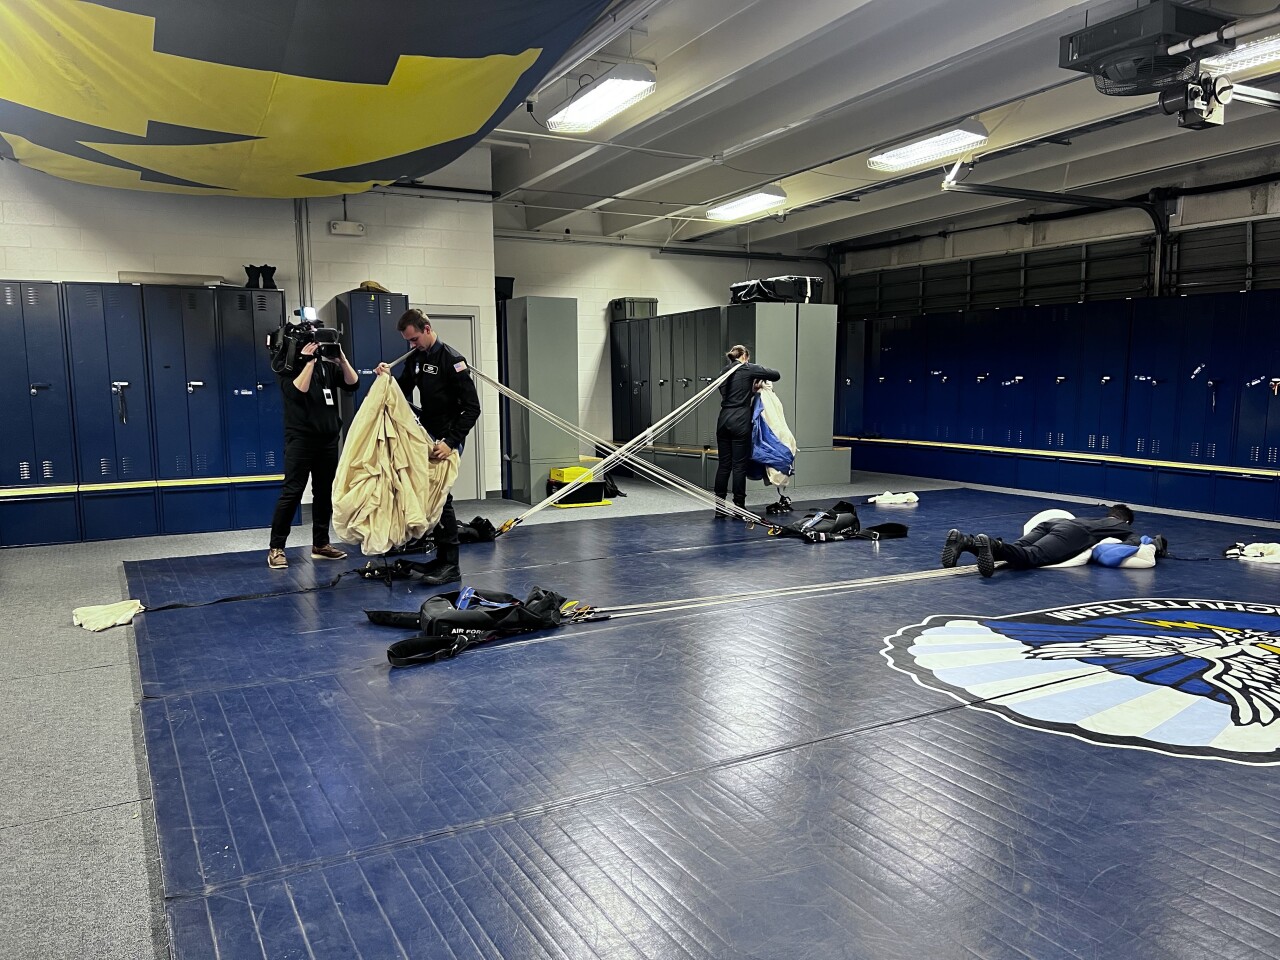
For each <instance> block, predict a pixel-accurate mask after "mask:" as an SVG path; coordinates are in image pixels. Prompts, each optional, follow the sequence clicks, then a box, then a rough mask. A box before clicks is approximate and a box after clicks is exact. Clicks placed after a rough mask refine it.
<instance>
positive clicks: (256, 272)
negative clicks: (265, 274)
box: [244, 266, 262, 290]
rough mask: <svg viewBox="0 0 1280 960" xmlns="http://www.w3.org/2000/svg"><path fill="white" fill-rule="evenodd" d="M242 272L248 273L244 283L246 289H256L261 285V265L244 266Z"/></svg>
mask: <svg viewBox="0 0 1280 960" xmlns="http://www.w3.org/2000/svg"><path fill="white" fill-rule="evenodd" d="M244 272H245V273H247V274H248V275H249V279H248V281H247V282H246V283H245V285H244V288H245V289H246V290H257V289H259V288H260V287H261V286H262V268H261V267H253V266H249V267H245V268H244Z"/></svg>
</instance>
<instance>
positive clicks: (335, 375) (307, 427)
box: [278, 360, 360, 440]
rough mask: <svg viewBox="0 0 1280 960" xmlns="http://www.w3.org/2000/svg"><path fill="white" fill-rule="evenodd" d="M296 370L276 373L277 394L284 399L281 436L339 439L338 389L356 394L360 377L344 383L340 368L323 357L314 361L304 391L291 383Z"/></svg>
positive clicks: (340, 421) (295, 375) (340, 426)
mask: <svg viewBox="0 0 1280 960" xmlns="http://www.w3.org/2000/svg"><path fill="white" fill-rule="evenodd" d="M297 377H298V374H297V373H283V374H280V375H279V376H278V379H279V381H280V396H281V399H282V400H283V401H284V435H285V437H286V439H287V438H289V437H309V438H313V439H333V440H336V439H337V438H338V434H339V433H341V431H342V414H341V413H339V403H338V393H337V392H338V391H339V390H344V391H346V392H347V393H355V390H356V387H358V386H359V385H360V380H359V378H357V379H356V382H355V383H347V381H346V380H345V379H344V378H343V375H342V367H340V366H339V365H338V364H336V363H328V362H326V361H324V360H317V361H315V369H314V370H312V371H311V386H310V387H309V388H308V389H307V392H306V393H303V392H302V391H301V390H299V389H298V388H297V387H295V386H294V385H293V381H294V380H296V379H297ZM326 389H328V390H329V391H330V393H329V399H330V400H332V401H333V402H332V403H329V402H327V401H326V400H325V395H324V392H325V390H326Z"/></svg>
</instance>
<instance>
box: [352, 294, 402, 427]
mask: <svg viewBox="0 0 1280 960" xmlns="http://www.w3.org/2000/svg"><path fill="white" fill-rule="evenodd" d="M334 303H335V304H336V306H337V315H338V330H339V332H340V334H341V337H342V349H343V351H344V352H345V353H346V355H347V359H348V360H350V361H351V365H352V366H353V367H355V368H356V370H357V371H358V372H359V373H360V385H359V386H358V387H357V388H356V392H355V394H354V396H353V395H351V394H347V393H345V392H344V393H343V394H342V401H343V408H342V419H343V420H344V421H345V422H346V423H350V422H351V416H352V413H353V412H354V411H355V410H356V409H358V408H359V406H360V404H361V402H363V400H364V398H365V397H366V396H367V395H368V393H369V388H370V387H372V386H373V377H374V374H373V369H374V367H376V366H377V365H378V364H379V363H381V362H382V361H384V360H385V361H387V362H388V363H390V362H391V361H392V360H394V359H396V358H397V357H399V356H401V355H402V354H403V353H405V352H406V351H407V350H408V349H409V344H407V343H406V342H405V339H404V337H403V336H402V335H401V334H400V331H399V330H397V329H396V324H397V323H399V322H400V318H401V317H402V316H404V312H405V311H406V310H408V309H409V298H408V297H407V296H406V295H405V294H403V293H366V292H365V291H363V290H350V291H348V292H347V293H343V294H340V295H339V296H338V297H337V298H336V299H335V300H334ZM403 369H404V368H403V367H396V368H395V369H394V370H393V371H392V374H393V375H398V374H399V373H400V372H401V370H403Z"/></svg>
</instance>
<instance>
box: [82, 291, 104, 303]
mask: <svg viewBox="0 0 1280 960" xmlns="http://www.w3.org/2000/svg"><path fill="white" fill-rule="evenodd" d="M84 301H85V303H87V304H89V306H91V307H100V306H102V288H101V287H89V288H88V289H87V290H85V292H84Z"/></svg>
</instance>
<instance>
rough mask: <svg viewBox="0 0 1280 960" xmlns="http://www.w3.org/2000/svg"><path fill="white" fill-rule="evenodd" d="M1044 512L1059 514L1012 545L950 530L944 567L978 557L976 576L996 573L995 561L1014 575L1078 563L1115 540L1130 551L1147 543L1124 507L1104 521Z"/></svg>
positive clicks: (1116, 507) (1161, 546)
mask: <svg viewBox="0 0 1280 960" xmlns="http://www.w3.org/2000/svg"><path fill="white" fill-rule="evenodd" d="M1046 512H1047V513H1053V514H1056V515H1055V516H1050V517H1048V518H1047V519H1043V520H1040V522H1038V523H1036V524H1034V525H1032V526H1031V527H1030V529H1029V530H1027V531H1026V532H1025V533H1024V534H1023V535H1022V536H1021V537H1020V538H1018V539H1017V540H1014V541H1013V542H1012V543H1005V542H1004V540H1002V539H1000V538H999V537H991V536H989V535H987V534H985V533H975V534H967V533H961V532H960V531H959V530H954V529H953V530H951V531H950V532H949V533H948V534H947V539H946V543H945V544H944V545H943V547H942V565H943V566H944V567H954V566H955V565H956V562H957V561H958V560H959V559H960V554H962V553H972V554H973V555H974V556H976V557H977V558H978V572H979V573H981V574H982V575H983V576H984V577H989V576H991V575H992V574H993V573H995V569H996V561H997V560H1003V561H1005V562H1006V563H1008V564H1009V566H1010V567H1012V568H1013V569H1015V570H1029V569H1032V568H1034V567H1050V566H1054V565H1056V564H1060V563H1065V562H1068V561H1071V560H1075V559H1078V558H1079V557H1080V556H1081V555H1082V554H1084V553H1085V552H1086V551H1090V550H1092V549H1093V548H1094V547H1096V546H1097V545H1098V544H1100V543H1102V541H1104V540H1115V541H1117V542H1118V543H1120V544H1127V545H1129V546H1140V545H1142V543H1143V538H1142V537H1141V536H1139V535H1138V534H1137V533H1135V532H1134V529H1133V519H1134V518H1133V511H1132V510H1130V509H1129V508H1128V507H1127V506H1126V505H1125V504H1123V503H1117V504H1114V505H1112V506H1111V507H1110V508H1109V509H1108V510H1107V512H1106V515H1105V516H1101V517H1073V516H1071V515H1070V514H1068V513H1066V512H1065V511H1046ZM1148 539H1150V538H1148ZM1153 542H1155V544H1156V550H1155V553H1156V555H1160V554H1161V553H1162V552H1163V550H1164V544H1163V538H1156V539H1155V541H1153ZM1099 559H1101V558H1099ZM1085 560H1086V561H1087V560H1088V557H1085Z"/></svg>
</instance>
